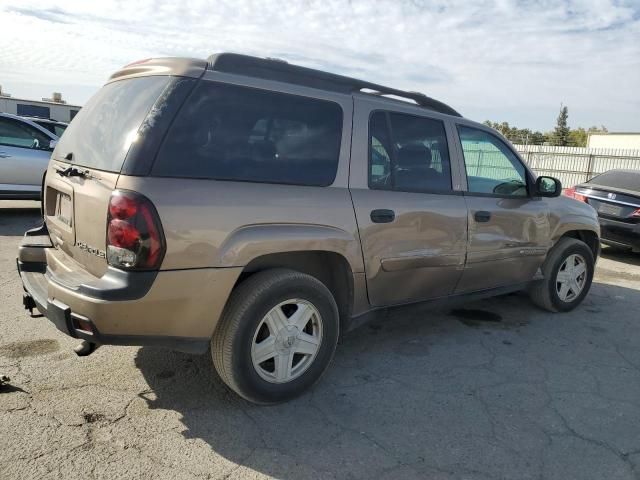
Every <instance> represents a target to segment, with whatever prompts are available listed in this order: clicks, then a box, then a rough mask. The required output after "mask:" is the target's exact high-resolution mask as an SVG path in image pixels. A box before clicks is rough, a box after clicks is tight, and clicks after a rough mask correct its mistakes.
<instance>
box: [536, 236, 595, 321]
mask: <svg viewBox="0 0 640 480" xmlns="http://www.w3.org/2000/svg"><path fill="white" fill-rule="evenodd" d="M594 266H595V259H594V257H593V252H592V251H591V249H590V248H589V247H588V246H587V245H586V244H585V243H584V242H581V241H580V240H576V239H574V238H562V239H560V240H559V241H558V243H557V244H556V245H555V246H554V247H553V249H552V250H551V252H550V253H549V255H548V257H547V259H546V260H545V262H544V264H543V266H542V273H543V275H544V279H542V280H538V281H537V282H535V283H534V284H533V285H532V286H531V287H530V288H529V296H530V297H531V300H532V301H533V303H535V304H536V305H538V306H539V307H541V308H544V309H545V310H549V311H551V312H568V311H569V310H573V309H574V308H576V307H577V306H578V305H579V304H580V303H581V302H582V300H583V299H584V297H585V296H586V295H587V293H588V292H589V289H590V288H591V281H592V280H593V272H594Z"/></svg>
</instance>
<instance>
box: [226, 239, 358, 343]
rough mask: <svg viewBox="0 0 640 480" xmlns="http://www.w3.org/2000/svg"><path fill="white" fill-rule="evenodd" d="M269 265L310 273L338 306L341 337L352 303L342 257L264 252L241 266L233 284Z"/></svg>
mask: <svg viewBox="0 0 640 480" xmlns="http://www.w3.org/2000/svg"><path fill="white" fill-rule="evenodd" d="M269 268H289V269H291V270H296V271H298V272H302V273H306V274H307V275H311V276H312V277H315V278H317V279H318V280H320V281H321V282H322V283H324V284H325V286H326V287H327V288H328V289H329V291H330V292H331V294H332V295H333V297H334V298H335V300H336V304H337V305H338V313H339V315H340V330H341V332H340V333H341V336H342V332H343V330H344V329H345V328H346V326H347V325H348V323H349V319H350V318H351V308H352V306H353V272H352V270H351V267H350V266H349V262H348V261H347V259H346V258H345V257H343V256H342V255H340V254H339V253H335V252H327V251H305V252H280V253H271V254H268V255H263V256H260V257H257V258H254V259H253V260H251V262H249V263H248V264H247V265H246V266H245V267H244V269H243V270H242V273H241V274H240V277H239V278H238V281H237V282H236V286H237V285H238V284H239V283H240V282H242V281H244V280H245V279H247V278H248V277H249V276H251V275H252V274H254V273H256V272H260V271H262V270H267V269H269ZM234 288H235V287H234Z"/></svg>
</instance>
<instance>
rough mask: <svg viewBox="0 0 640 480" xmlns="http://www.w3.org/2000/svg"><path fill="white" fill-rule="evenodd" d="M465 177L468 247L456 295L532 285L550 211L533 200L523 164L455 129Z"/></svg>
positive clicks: (467, 129)
mask: <svg viewBox="0 0 640 480" xmlns="http://www.w3.org/2000/svg"><path fill="white" fill-rule="evenodd" d="M457 131H458V134H459V139H460V143H459V145H458V146H459V151H462V154H463V157H464V166H465V171H466V177H467V191H466V192H465V200H466V202H467V208H468V212H469V244H468V247H467V261H466V265H465V269H464V273H463V275H462V278H461V280H460V283H459V284H458V288H457V289H456V291H457V292H460V293H462V292H472V291H477V290H483V289H486V288H492V287H500V286H507V285H512V284H516V283H520V282H526V281H528V280H531V279H532V278H533V277H534V275H535V273H536V271H537V270H538V268H539V267H540V265H541V264H542V262H543V260H544V258H545V255H546V253H547V250H548V249H549V247H550V244H549V239H550V236H551V235H550V225H549V208H548V205H547V202H546V200H545V199H543V198H540V197H532V196H530V194H529V192H530V191H531V188H532V182H531V176H530V174H529V173H528V171H527V169H526V168H525V166H524V164H523V163H522V161H521V160H520V159H519V158H518V156H517V155H516V154H515V153H514V152H513V151H512V150H511V148H510V147H509V146H508V145H507V144H506V143H505V142H503V141H502V140H501V139H500V138H499V137H498V136H496V135H494V134H493V133H491V132H490V131H487V130H483V129H479V128H475V127H471V126H465V125H458V126H457Z"/></svg>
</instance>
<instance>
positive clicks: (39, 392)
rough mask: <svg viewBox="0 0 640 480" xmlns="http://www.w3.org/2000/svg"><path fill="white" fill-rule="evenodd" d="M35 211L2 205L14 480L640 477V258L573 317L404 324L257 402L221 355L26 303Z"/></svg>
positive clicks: (412, 317) (371, 334)
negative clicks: (79, 321)
mask: <svg viewBox="0 0 640 480" xmlns="http://www.w3.org/2000/svg"><path fill="white" fill-rule="evenodd" d="M33 206H37V204H35V203H32V202H3V203H2V204H0V289H1V291H2V303H1V306H0V308H1V315H0V374H2V373H4V374H6V375H9V376H10V377H11V379H12V380H11V384H10V385H9V386H5V387H0V478H1V479H16V480H17V479H34V478H50V479H60V478H65V479H67V478H82V479H87V478H101V479H102V478H104V479H117V478H126V479H137V478H145V479H147V478H154V479H164V478H166V479H171V480H177V479H201V478H252V479H253V478H267V477H277V478H304V479H313V478H322V479H325V478H329V479H331V478H340V479H343V478H344V479H349V478H376V479H377V480H383V479H399V478H402V479H413V478H429V479H454V478H464V479H494V478H505V479H528V478H538V479H539V478H544V479H556V478H557V479H561V480H566V479H573V478H576V479H581V480H585V479H591V478H593V479H605V478H606V479H608V480H613V479H632V478H636V479H638V478H640V315H638V312H639V311H640V255H635V256H633V255H630V254H621V253H615V252H611V251H609V250H605V251H604V252H603V258H601V260H600V261H599V264H598V268H597V274H596V279H595V282H594V285H593V287H592V290H591V293H590V294H589V296H588V297H587V299H586V300H585V302H584V303H583V305H582V306H581V307H580V308H578V309H577V310H576V311H574V312H572V313H569V314H557V315H550V314H548V313H545V312H542V311H540V310H538V309H536V308H535V307H533V306H532V305H531V304H530V303H529V301H528V300H527V298H526V296H524V295H520V294H518V295H509V296H504V297H500V298H496V299H492V300H487V301H482V302H476V303H474V304H468V305H464V306H461V307H459V308H457V309H454V310H451V311H441V312H430V313H428V314H425V313H415V312H414V313H409V312H407V311H405V312H400V311H397V312H395V313H392V314H389V315H387V316H386V318H380V319H379V320H376V321H374V322H373V323H370V324H368V325H365V326H364V327H362V328H360V329H358V330H356V331H355V332H353V333H351V334H349V335H348V336H347V338H346V339H345V341H344V343H343V344H342V345H340V346H339V347H338V351H337V354H336V358H335V361H334V363H333V365H332V367H331V368H330V370H329V372H328V373H327V374H326V376H325V377H324V378H323V380H322V381H321V382H320V383H319V384H318V385H317V386H316V387H315V388H314V389H313V390H312V391H311V392H309V393H307V394H305V395H303V396H302V397H301V398H299V399H297V400H295V401H293V402H290V403H288V404H285V405H279V406H275V407H257V406H254V405H251V404H248V403H246V402H244V401H242V400H240V399H238V398H237V397H236V396H235V395H233V394H231V393H230V392H229V391H227V389H226V388H225V387H224V386H223V385H222V384H221V382H220V380H219V379H218V378H217V376H216V374H215V373H214V371H213V368H212V365H211V361H210V359H209V358H208V357H207V356H189V355H186V354H180V353H173V352H168V351H163V350H158V349H153V348H146V347H145V348H133V347H126V348H125V347H103V348H101V349H99V350H98V351H97V352H96V353H95V354H93V355H92V356H90V357H86V358H77V357H76V356H75V355H74V354H73V352H72V351H71V348H72V347H73V346H74V345H75V343H76V342H75V341H73V340H71V339H68V338H66V337H65V336H63V335H62V334H59V333H58V332H57V331H56V330H55V328H54V327H53V326H52V325H51V324H49V322H48V321H46V320H44V319H42V318H29V317H28V315H26V313H25V312H24V311H23V309H22V305H21V295H22V293H21V286H20V283H19V280H18V276H17V274H16V272H15V255H16V249H17V246H18V243H19V242H20V238H21V235H22V233H23V232H24V230H25V229H27V228H28V227H30V226H31V225H33V224H35V223H37V220H38V211H37V210H34V209H28V208H27V207H33Z"/></svg>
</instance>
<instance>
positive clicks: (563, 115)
mask: <svg viewBox="0 0 640 480" xmlns="http://www.w3.org/2000/svg"><path fill="white" fill-rule="evenodd" d="M568 118H569V109H568V108H567V107H566V106H565V105H561V106H560V113H559V114H558V119H557V120H556V128H555V129H554V130H553V141H554V143H555V145H558V146H561V147H564V146H565V145H568V144H569V132H570V131H571V130H570V129H569V125H567V119H568Z"/></svg>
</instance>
